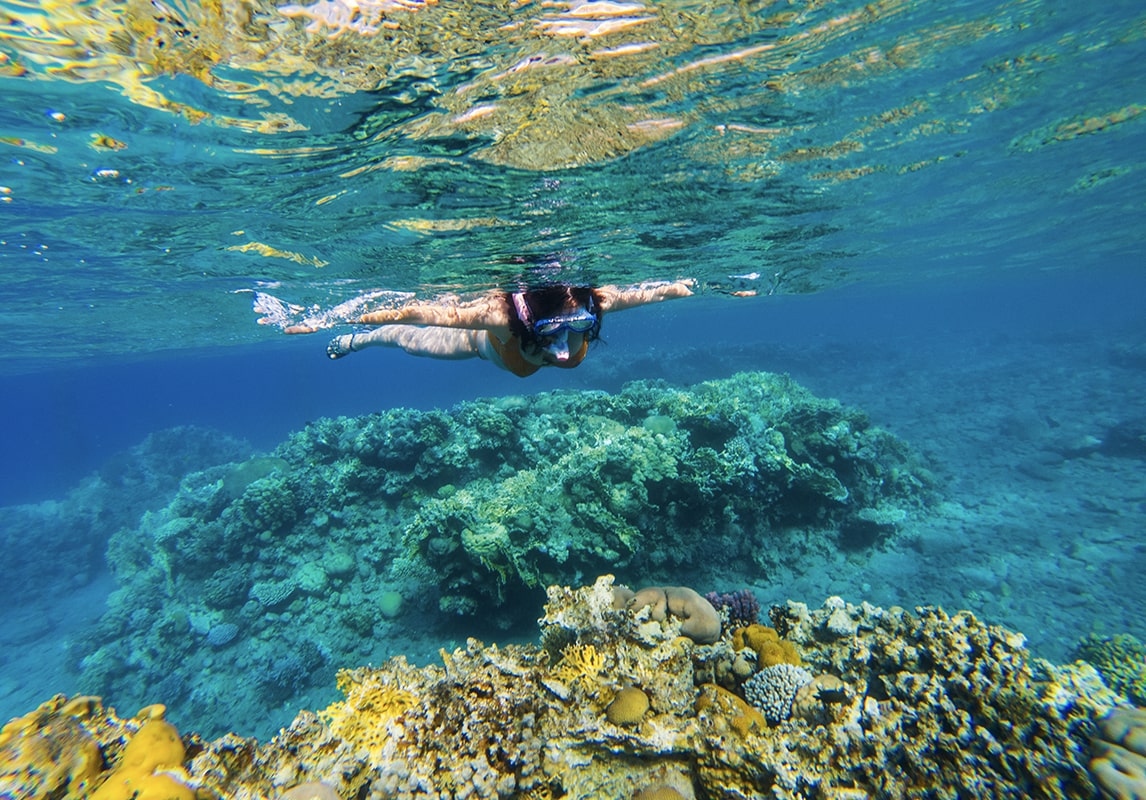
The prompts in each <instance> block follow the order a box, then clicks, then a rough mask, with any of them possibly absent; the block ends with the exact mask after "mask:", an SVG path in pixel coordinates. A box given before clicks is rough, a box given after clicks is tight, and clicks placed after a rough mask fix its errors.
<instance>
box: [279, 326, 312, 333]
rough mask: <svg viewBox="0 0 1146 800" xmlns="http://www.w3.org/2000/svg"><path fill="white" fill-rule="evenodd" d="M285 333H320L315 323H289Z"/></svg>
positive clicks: (284, 330) (284, 329)
mask: <svg viewBox="0 0 1146 800" xmlns="http://www.w3.org/2000/svg"><path fill="white" fill-rule="evenodd" d="M283 333H318V328H316V327H314V326H313V325H288V326H286V327H285V328H283Z"/></svg>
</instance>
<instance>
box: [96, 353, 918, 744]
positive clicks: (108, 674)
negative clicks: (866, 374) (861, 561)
mask: <svg viewBox="0 0 1146 800" xmlns="http://www.w3.org/2000/svg"><path fill="white" fill-rule="evenodd" d="M931 482H932V481H931V478H930V477H929V473H928V472H927V470H926V469H924V468H923V467H922V466H921V465H920V464H919V463H918V462H917V460H916V459H915V457H914V456H913V455H912V453H911V452H910V450H909V448H908V447H907V446H906V445H905V444H904V443H903V442H902V441H900V440H899V439H897V438H896V437H894V436H893V435H891V434H890V433H887V432H886V431H882V430H880V429H878V428H875V427H872V426H871V425H870V424H869V422H868V420H867V418H866V417H865V416H864V415H863V414H862V413H861V412H859V411H856V410H853V409H848V408H845V407H844V406H842V405H840V404H839V403H838V402H836V401H833V400H825V399H821V398H817V397H814V396H813V395H812V394H810V393H809V392H808V391H807V390H805V389H803V388H802V387H800V386H799V385H797V384H796V383H795V382H793V381H792V380H791V379H789V378H787V377H784V376H779V375H773V374H768V373H742V374H739V375H736V376H733V377H731V378H728V379H724V380H717V381H709V382H704V383H699V384H696V385H695V386H692V387H688V388H677V387H671V386H668V385H667V384H664V383H662V382H655V381H653V382H649V381H636V382H632V383H629V384H627V385H626V386H625V387H624V388H623V389H622V390H621V391H620V392H617V393H615V394H609V393H605V392H575V391H559V392H550V393H544V394H540V395H536V396H532V397H506V398H500V399H491V400H483V401H476V402H467V403H462V404H460V405H458V406H456V407H454V408H453V409H450V410H449V411H416V410H411V409H394V410H390V411H386V412H382V413H377V414H370V415H366V416H362V417H355V418H346V417H340V418H337V419H323V420H319V421H317V422H314V423H312V424H310V425H308V426H307V427H306V428H305V429H304V430H302V431H300V432H298V433H295V434H293V435H292V436H291V437H290V438H289V439H288V440H287V441H286V442H284V443H283V444H282V445H280V446H279V447H278V448H277V449H276V450H275V452H274V453H273V454H272V455H271V456H269V457H260V458H256V459H250V460H248V461H246V462H243V463H240V464H232V465H227V466H220V467H214V468H211V469H207V470H204V471H201V472H198V473H195V474H191V475H188V476H187V477H186V478H185V479H184V480H183V483H182V486H181V488H180V490H179V492H178V493H177V494H176V496H175V497H174V499H173V500H172V501H171V502H170V504H169V505H168V506H167V507H166V508H163V509H160V510H158V511H155V512H151V513H147V514H145V515H144V516H143V518H142V520H141V522H140V524H139V525H138V526H137V527H136V528H135V529H132V530H124V531H121V532H120V533H118V534H116V535H115V536H113V537H112V540H111V542H110V544H109V547H108V560H109V563H110V565H111V568H112V570H113V572H114V574H115V576H116V578H117V581H118V582H119V584H120V586H121V588H119V589H118V590H117V591H116V592H114V593H113V595H112V597H111V599H110V601H109V607H108V611H107V613H106V614H105V615H104V617H103V619H102V620H101V622H100V624H99V625H98V626H97V628H96V629H95V630H94V631H93V632H92V634H91V635H90V636H89V637H87V638H86V639H85V640H83V641H81V642H79V643H77V645H76V647H75V648H74V652H75V655H76V657H77V658H78V659H80V660H81V664H82V683H81V685H82V686H84V688H85V690H88V691H92V692H96V693H100V694H103V695H105V696H112V697H115V698H117V702H134V703H138V704H140V705H142V704H143V702H144V700H145V698H146V697H148V696H154V695H156V694H159V695H160V696H162V697H164V698H165V701H166V702H168V703H169V704H170V705H172V707H173V711H176V712H177V713H179V714H186V715H188V717H189V718H193V719H195V720H197V724H198V725H199V726H200V727H201V728H205V729H207V730H214V729H222V728H221V726H223V725H226V724H228V723H229V722H230V720H232V719H233V714H234V710H235V702H236V689H235V687H236V685H238V686H240V687H243V690H242V692H240V693H239V696H240V697H241V698H244V699H245V703H244V705H243V707H244V708H250V709H251V717H250V718H251V719H252V720H255V719H258V718H259V714H265V713H266V709H267V708H268V707H275V706H277V705H279V704H281V703H283V702H284V701H286V700H288V699H291V698H294V699H295V700H297V698H298V696H299V695H300V694H302V693H303V692H305V691H306V690H307V689H308V687H315V686H320V685H324V684H329V676H330V675H331V674H332V673H333V671H334V669H335V668H336V667H337V666H341V665H346V664H354V663H361V661H362V660H364V659H366V658H371V657H377V656H378V655H379V651H378V650H377V645H376V644H374V643H383V644H384V643H385V641H386V640H387V638H388V636H389V635H390V633H391V632H392V631H394V630H395V628H394V626H396V625H402V624H403V620H402V618H397V619H395V618H396V617H397V615H398V614H399V613H400V612H401V613H405V614H408V615H412V616H410V617H406V621H407V623H411V622H414V620H415V619H416V622H414V626H417V627H425V626H426V624H427V623H428V622H429V621H431V620H433V619H435V618H440V615H441V614H443V613H444V614H446V615H447V616H448V617H454V616H455V615H465V616H468V617H470V618H471V619H477V620H481V621H482V622H483V623H484V624H486V625H503V626H509V625H511V624H513V623H514V622H516V621H520V620H522V619H524V618H535V617H536V613H537V610H536V609H537V608H538V606H539V597H540V593H541V590H542V588H543V587H545V586H548V585H552V584H554V583H563V582H564V583H569V582H577V581H579V580H582V579H583V576H585V575H591V574H598V573H601V572H606V571H608V572H610V573H614V574H617V575H619V576H620V577H621V578H623V579H625V578H630V577H633V576H636V577H640V578H641V579H642V580H646V579H651V580H663V581H665V582H674V581H673V579H672V575H673V574H679V573H680V572H681V571H682V570H688V571H690V572H691V573H692V574H694V575H695V574H696V571H697V569H698V565H704V568H705V569H707V570H710V571H712V572H713V573H715V572H717V571H719V570H721V569H722V568H723V569H731V568H736V569H737V570H738V571H742V570H743V569H744V568H745V567H747V568H748V569H750V570H756V571H759V572H763V573H765V574H767V573H768V572H769V571H770V570H772V569H774V568H776V567H779V566H780V565H791V564H797V563H801V561H805V560H808V559H815V558H817V557H818V556H822V555H823V554H825V553H827V552H829V551H831V550H834V549H840V548H844V549H848V548H852V549H857V550H863V549H867V548H871V547H873V546H876V545H878V544H880V543H882V542H885V541H886V540H888V539H889V538H890V537H892V536H894V535H895V533H896V530H897V526H898V525H899V524H900V523H902V522H903V521H904V520H905V519H907V518H908V516H909V515H911V514H914V513H917V512H919V511H920V510H921V509H922V508H923V507H924V506H925V504H926V502H927V501H928V500H929V498H930V496H931V494H932V491H933V490H932V489H931V486H930V485H931ZM415 629H416V628H415ZM402 630H406V628H403V629H402ZM386 654H388V651H387V652H384V653H382V655H386ZM256 709H257V711H256ZM280 713H282V712H280Z"/></svg>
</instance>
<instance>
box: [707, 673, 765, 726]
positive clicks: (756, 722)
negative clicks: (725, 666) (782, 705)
mask: <svg viewBox="0 0 1146 800" xmlns="http://www.w3.org/2000/svg"><path fill="white" fill-rule="evenodd" d="M695 707H696V711H697V713H698V714H699V713H701V712H703V711H707V710H709V709H712V710H713V711H715V712H717V713H719V714H721V715H722V716H724V718H725V719H726V720H727V721H728V724H729V725H730V726H731V727H732V729H733V730H734V731H736V733H737V734H739V736H740V738H742V739H743V738H744V737H746V736H748V734H749V733H750V732H751V731H753V730H756V731H762V730H764V728H765V727H767V726H766V721H765V719H764V715H763V714H761V713H760V709H758V708H756V707H755V706H752V705H749V704H748V702H747V701H746V700H745V699H744V698H742V697H740V696H739V695H735V694H733V693H732V692H730V691H728V690H727V689H725V688H724V687H723V686H717V685H716V684H715V683H706V684H704V685H703V686H701V687H700V694H699V695H698V696H697V698H696V706H695Z"/></svg>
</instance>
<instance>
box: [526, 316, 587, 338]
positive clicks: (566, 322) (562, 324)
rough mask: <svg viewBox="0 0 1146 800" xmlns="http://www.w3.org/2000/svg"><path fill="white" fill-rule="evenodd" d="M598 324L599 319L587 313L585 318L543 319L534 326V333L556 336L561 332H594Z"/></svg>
mask: <svg viewBox="0 0 1146 800" xmlns="http://www.w3.org/2000/svg"><path fill="white" fill-rule="evenodd" d="M596 324H597V318H596V317H595V316H593V315H592V314H589V313H586V314H584V315H583V316H576V317H554V318H553V319H543V320H541V321H540V322H538V323H537V324H536V325H534V326H533V331H534V332H535V333H536V334H537V335H538V336H554V335H556V334H557V333H560V332H561V331H573V332H574V333H585V332H586V331H589V330H592V328H593V326H594V325H596Z"/></svg>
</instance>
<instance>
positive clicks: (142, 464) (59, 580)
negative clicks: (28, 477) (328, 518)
mask: <svg viewBox="0 0 1146 800" xmlns="http://www.w3.org/2000/svg"><path fill="white" fill-rule="evenodd" d="M250 453H251V446H250V445H249V444H247V443H245V442H242V441H239V440H238V439H235V438H233V437H231V436H227V435H226V434H223V433H219V432H217V431H212V430H209V429H206V428H200V427H196V426H192V425H184V426H180V427H176V428H170V429H166V430H161V431H156V432H155V433H152V434H150V435H149V436H147V438H145V439H144V440H143V441H142V442H140V443H139V444H138V445H136V446H135V447H132V448H129V449H128V450H125V451H124V452H121V453H116V454H115V455H113V456H112V457H111V458H110V459H108V461H107V463H106V464H105V465H104V466H103V467H102V468H100V469H99V470H98V471H96V472H94V473H92V474H91V475H88V476H87V477H85V478H84V479H83V480H81V481H80V482H79V484H78V485H77V486H76V487H75V488H73V489H72V490H71V491H69V492H68V493H67V495H66V496H65V497H64V498H63V499H61V500H53V501H45V502H42V503H35V504H26V505H18V506H5V507H2V508H0V541H2V542H3V546H4V554H5V556H4V580H5V586H6V587H7V588H8V589H9V591H11V592H13V593H17V594H29V595H30V594H34V593H52V592H57V593H64V592H67V591H69V590H71V589H74V588H75V587H77V586H82V585H84V584H86V583H88V582H89V581H90V580H91V578H92V577H93V576H94V575H96V574H98V573H99V572H101V571H102V569H103V557H104V551H105V549H106V547H107V542H108V539H109V538H110V537H111V536H112V534H114V533H115V532H116V531H118V530H119V529H121V528H133V527H135V526H136V525H138V524H139V518H140V515H141V514H143V513H144V512H145V511H153V510H155V509H157V508H160V507H161V506H163V504H164V503H165V502H167V501H168V500H169V499H170V498H171V495H172V494H173V493H174V492H175V491H176V490H177V489H178V488H179V483H180V481H182V480H183V478H184V476H185V475H187V474H188V473H194V472H198V471H200V470H204V469H207V468H209V467H213V466H216V465H218V464H225V463H227V462H230V461H235V460H237V459H242V458H246V457H247V456H248V455H250ZM59 553H67V554H68V559H69V563H68V568H67V569H60V568H59V561H58V558H59Z"/></svg>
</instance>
